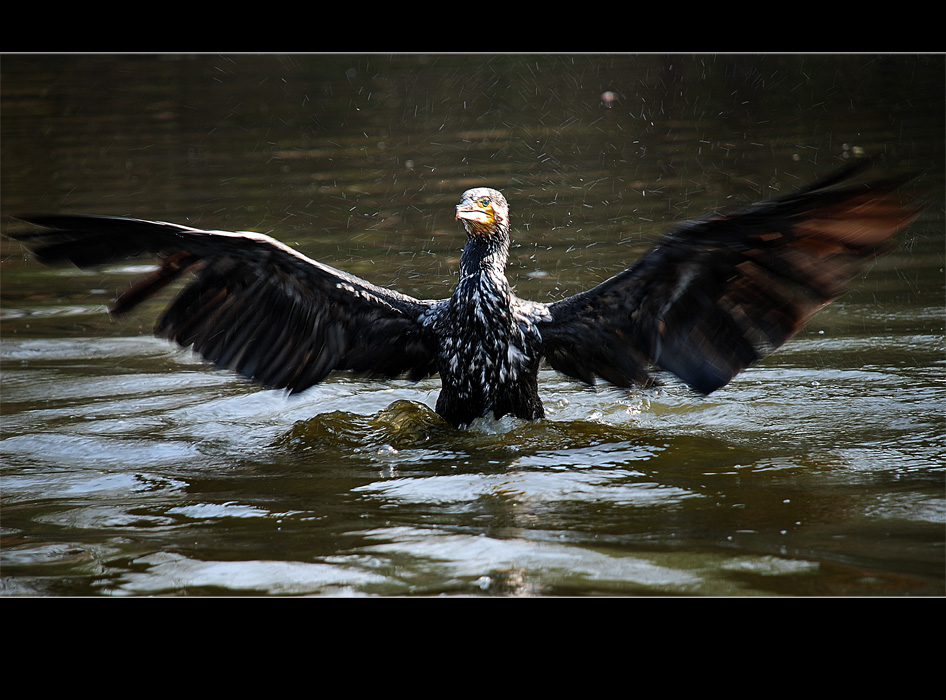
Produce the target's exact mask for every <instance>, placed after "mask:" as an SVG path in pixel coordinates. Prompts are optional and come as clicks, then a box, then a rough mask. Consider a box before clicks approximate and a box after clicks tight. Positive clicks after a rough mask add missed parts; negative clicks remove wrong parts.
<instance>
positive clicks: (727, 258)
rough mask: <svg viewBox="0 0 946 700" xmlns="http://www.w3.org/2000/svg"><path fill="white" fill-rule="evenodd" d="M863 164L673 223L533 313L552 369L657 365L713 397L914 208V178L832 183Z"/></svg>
mask: <svg viewBox="0 0 946 700" xmlns="http://www.w3.org/2000/svg"><path fill="white" fill-rule="evenodd" d="M860 167H862V166H859V165H858V166H855V167H853V168H849V169H846V170H843V171H841V172H840V173H838V174H837V175H834V176H832V177H831V178H827V179H825V180H823V181H821V182H819V183H817V184H816V185H812V186H811V187H809V188H807V189H805V190H803V191H801V192H798V193H795V194H791V195H787V196H785V197H782V198H779V199H774V200H771V201H768V202H763V203H761V204H758V205H755V206H753V207H750V208H748V209H744V210H742V211H738V212H735V213H733V214H730V215H718V216H711V217H707V218H705V219H703V220H700V221H695V222H690V223H686V224H683V225H681V226H679V227H677V228H676V229H675V230H673V231H671V232H670V233H669V234H667V235H666V236H665V237H664V238H663V239H662V240H661V241H660V242H659V243H658V245H657V246H656V247H655V248H654V249H653V250H652V251H650V252H649V253H647V254H646V255H644V257H642V258H641V259H640V260H639V261H638V262H637V263H636V264H634V265H633V266H632V267H630V268H628V269H626V270H624V271H623V272H621V273H620V274H618V275H616V276H615V277H612V278H611V279H609V280H607V281H605V282H603V283H601V284H599V285H598V286H596V287H594V288H592V289H589V290H588V291H586V292H583V293H580V294H576V295H575V296H572V297H569V298H566V299H563V300H561V301H559V302H555V303H552V304H549V305H547V307H546V314H545V315H544V317H543V318H537V326H538V328H539V331H540V333H541V334H542V340H543V348H544V351H545V354H546V358H547V360H548V362H549V364H551V365H552V367H554V368H555V369H557V370H559V371H561V372H563V373H565V374H567V375H569V376H572V377H576V378H578V379H581V380H583V381H585V382H588V383H594V380H595V377H596V376H598V377H602V378H603V379H606V380H608V381H610V382H611V383H613V384H616V385H618V386H630V385H631V384H633V383H639V384H643V385H647V384H650V383H651V382H652V381H653V379H652V377H651V376H650V374H649V372H648V365H651V364H655V365H657V366H659V367H661V368H663V369H666V370H669V371H671V372H673V373H674V374H676V375H677V376H678V377H680V378H681V379H682V380H683V381H684V382H686V383H687V384H689V385H690V386H691V387H693V388H694V389H696V390H697V391H700V392H702V393H704V394H708V393H710V392H712V391H714V390H716V389H718V388H719V387H721V386H723V385H725V384H726V383H728V382H729V381H730V380H731V379H732V378H733V377H734V376H735V375H736V374H737V373H738V372H740V371H741V370H742V369H743V368H745V367H746V366H748V365H749V364H750V363H752V362H754V361H756V360H758V359H759V358H761V357H763V356H764V355H766V354H768V353H769V352H771V351H772V350H774V349H775V348H778V347H779V346H781V345H782V344H783V343H784V342H786V341H787V340H788V339H789V338H791V337H792V336H793V335H794V334H795V333H796V332H797V331H798V330H799V329H800V328H801V327H802V325H803V324H804V323H805V322H806V321H807V320H808V318H809V317H810V316H811V315H812V314H813V313H814V312H815V311H817V310H818V309H820V308H821V307H822V306H824V305H825V304H827V303H828V302H830V301H832V300H833V299H835V298H837V297H838V296H839V295H840V294H841V293H842V292H843V290H844V288H845V285H846V284H847V282H848V281H849V280H850V279H851V278H852V277H853V276H854V275H855V274H856V272H857V270H858V269H859V267H860V264H861V263H863V262H864V261H865V260H867V259H869V258H870V257H872V256H874V255H876V254H877V253H878V252H879V251H881V250H882V249H883V246H884V244H885V242H886V241H887V239H888V238H889V237H890V236H892V235H893V234H894V233H895V232H896V231H898V230H899V229H901V228H903V227H904V226H906V225H907V224H908V223H909V222H910V221H912V220H913V218H914V217H915V216H916V214H917V207H916V205H915V204H914V203H912V202H911V201H910V200H909V198H908V197H906V195H902V194H900V193H898V191H897V188H898V187H899V186H900V185H902V184H903V183H904V182H905V181H906V180H908V179H910V177H909V176H906V177H901V178H891V179H888V180H883V181H878V182H873V183H869V184H866V185H859V186H848V187H844V188H833V187H831V186H833V185H835V184H837V183H838V182H841V181H843V180H845V179H847V178H849V177H850V176H851V175H853V173H854V172H856V171H857V170H859V169H860Z"/></svg>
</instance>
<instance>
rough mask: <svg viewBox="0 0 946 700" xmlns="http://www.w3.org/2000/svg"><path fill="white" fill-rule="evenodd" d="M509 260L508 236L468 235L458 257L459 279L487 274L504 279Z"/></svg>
mask: <svg viewBox="0 0 946 700" xmlns="http://www.w3.org/2000/svg"><path fill="white" fill-rule="evenodd" d="M508 260H509V234H508V233H507V232H506V231H500V232H498V233H494V234H493V235H491V236H489V237H488V238H484V237H480V236H473V235H468V236H467V239H466V246H465V247H464V248H463V253H462V254H461V255H460V277H461V278H463V277H469V276H470V275H476V274H482V273H484V272H485V273H488V274H490V275H498V276H499V277H505V274H506V262H507V261H508Z"/></svg>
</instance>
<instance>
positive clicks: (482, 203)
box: [480, 197, 489, 209]
mask: <svg viewBox="0 0 946 700" xmlns="http://www.w3.org/2000/svg"><path fill="white" fill-rule="evenodd" d="M480 206H481V207H483V208H484V209H485V208H486V207H488V206H489V197H483V199H481V200H480Z"/></svg>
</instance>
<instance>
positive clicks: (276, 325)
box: [12, 216, 437, 392]
mask: <svg viewBox="0 0 946 700" xmlns="http://www.w3.org/2000/svg"><path fill="white" fill-rule="evenodd" d="M21 218H22V219H23V220H25V221H28V222H30V223H33V224H35V225H37V226H40V227H42V228H41V229H40V230H32V231H28V232H23V233H16V234H12V237H13V238H17V239H19V240H21V241H22V242H24V243H25V244H26V245H27V246H28V247H30V248H31V249H32V250H33V252H34V253H35V255H36V256H37V257H38V258H39V259H40V260H43V261H44V262H47V263H55V262H60V261H71V262H73V263H75V264H76V265H78V266H80V267H89V266H93V265H101V264H104V263H109V262H115V261H118V260H123V259H126V258H130V257H135V256H138V255H143V254H150V255H154V256H157V258H158V260H159V263H160V267H159V268H158V269H157V271H155V272H153V273H151V274H149V275H146V276H145V277H143V278H142V279H140V280H139V281H137V282H136V283H135V284H133V285H132V287H131V288H130V289H129V290H127V291H126V292H124V293H123V294H121V295H120V296H119V297H118V299H117V300H116V302H115V304H114V306H113V309H112V312H113V313H125V312H127V311H129V310H131V309H132V308H134V307H135V306H136V305H138V304H139V303H141V302H142V301H144V300H145V299H147V298H149V297H151V296H153V295H154V294H155V293H157V292H158V291H159V290H160V289H161V288H163V287H164V286H166V285H167V284H169V283H171V282H173V281H174V280H175V279H177V278H178V277H180V276H181V275H183V274H184V273H187V272H190V273H193V278H192V279H191V281H190V282H189V283H188V284H187V285H186V286H185V287H184V288H183V289H182V290H181V292H180V293H179V294H178V295H177V297H176V298H175V299H174V300H173V301H172V303H171V304H170V306H169V307H168V308H167V309H166V310H165V312H164V313H163V315H162V316H161V318H160V319H159V320H158V322H157V325H156V327H155V333H156V334H157V335H159V336H162V337H165V338H168V339H170V340H173V341H175V342H177V343H179V344H180V345H182V346H183V347H193V349H194V350H195V351H197V352H198V353H200V354H201V355H202V356H203V357H204V358H206V359H207V360H209V361H210V362H212V363H214V364H215V365H217V366H219V367H224V368H228V369H232V370H235V371H237V372H239V373H240V374H242V375H243V376H245V377H248V378H251V379H254V380H256V381H258V382H259V383H260V384H262V385H264V386H267V387H274V388H286V389H289V390H290V391H293V392H297V391H302V390H304V389H306V388H308V387H309V386H312V385H313V384H315V383H317V382H319V381H321V380H322V379H324V378H325V377H326V376H327V375H328V374H329V373H330V372H331V371H333V370H336V369H350V370H355V371H358V372H365V373H371V374H379V375H383V376H397V375H400V374H404V373H406V374H408V375H409V376H410V377H411V378H412V379H420V378H422V377H425V376H428V375H430V374H433V373H435V372H436V367H435V355H436V348H437V344H436V342H435V341H434V340H433V338H432V337H431V335H430V334H429V332H428V330H427V328H426V326H425V325H424V324H423V322H422V317H423V315H424V314H425V313H426V312H428V311H429V310H430V309H431V308H432V306H433V305H434V303H435V302H433V301H421V300H418V299H414V298H412V297H409V296H406V295H403V294H399V293H398V292H395V291H392V290H388V289H384V288H383V287H377V286H375V285H373V284H371V283H369V282H367V281H365V280H363V279H360V278H358V277H355V276H353V275H349V274H347V273H344V272H342V271H340V270H336V269H334V268H331V267H329V266H327V265H323V264H321V263H318V262H316V261H314V260H311V259H309V258H307V257H305V256H304V255H301V254H300V253H298V252H297V251H295V250H293V249H292V248H289V247H288V246H286V245H284V244H282V243H280V242H279V241H276V240H275V239H273V238H270V237H269V236H264V235H261V234H255V233H230V232H226V231H204V230H201V229H196V228H190V227H187V226H179V225H176V224H168V223H163V222H155V221H144V220H139V219H126V218H120V217H102V216H37V217H21Z"/></svg>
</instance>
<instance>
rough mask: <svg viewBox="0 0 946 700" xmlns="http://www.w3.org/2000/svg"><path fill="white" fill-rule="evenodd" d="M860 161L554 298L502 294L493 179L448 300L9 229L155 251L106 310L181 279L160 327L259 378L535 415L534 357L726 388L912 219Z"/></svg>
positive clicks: (267, 264)
mask: <svg viewBox="0 0 946 700" xmlns="http://www.w3.org/2000/svg"><path fill="white" fill-rule="evenodd" d="M861 167H862V165H860V164H858V165H855V166H853V167H849V168H847V169H845V170H842V171H841V172H839V173H837V174H835V175H834V176H832V177H830V178H827V179H825V180H823V181H821V182H819V183H816V184H815V185H812V186H810V187H808V188H806V189H804V190H802V191H800V192H797V193H794V194H790V195H787V196H784V197H780V198H778V199H774V200H770V201H767V202H762V203H760V204H757V205H754V206H752V207H748V208H746V209H743V210H741V211H737V212H734V213H731V214H728V215H712V216H708V217H706V218H704V219H702V220H698V221H692V222H687V223H685V224H681V225H678V226H676V227H675V228H674V229H673V230H672V231H671V232H670V233H669V234H667V235H666V236H665V237H664V238H663V239H662V240H661V241H660V242H659V243H658V245H657V246H656V247H655V248H654V249H653V250H652V251H650V252H649V253H647V254H646V255H644V256H643V257H642V258H641V259H640V260H639V261H638V262H637V263H635V264H634V265H633V266H631V267H629V268H627V269H626V270H624V271H623V272H621V273H620V274H618V275H616V276H614V277H612V278H611V279H609V280H607V281H605V282H603V283H601V284H599V285H598V286H596V287H594V288H592V289H589V290H587V291H585V292H582V293H580V294H576V295H575V296H571V297H568V298H566V299H562V300H561V301H557V302H554V303H551V304H541V303H537V302H530V301H525V300H522V299H519V298H517V297H516V296H515V295H514V294H513V293H512V290H511V289H510V287H509V283H508V281H507V280H506V276H505V267H506V262H507V259H508V255H509V240H510V239H509V208H508V205H507V203H506V200H505V199H504V197H503V195H502V194H500V193H499V192H497V191H496V190H492V189H488V188H475V189H472V190H469V191H467V192H465V193H464V194H463V197H462V199H461V202H460V204H459V205H458V206H457V209H456V215H457V219H459V220H460V221H461V222H462V224H463V226H464V228H465V229H466V233H467V243H466V247H465V248H464V250H463V254H462V256H461V259H460V280H459V282H458V284H457V287H456V289H455V290H454V292H453V294H452V296H450V297H449V298H448V299H443V300H440V301H434V300H420V299H414V298H412V297H409V296H405V295H403V294H400V293H398V292H395V291H392V290H388V289H384V288H382V287H377V286H375V285H373V284H371V283H369V282H366V281H365V280H362V279H359V278H357V277H354V276H352V275H348V274H346V273H344V272H341V271H339V270H336V269H333V268H331V267H329V266H327V265H323V264H321V263H319V262H316V261H314V260H311V259H309V258H307V257H305V256H304V255H302V254H300V253H298V252H297V251H295V250H293V249H292V248H289V247H287V246H285V245H283V244H282V243H279V242H278V241H276V240H275V239H273V238H270V237H269V236H264V235H260V234H255V233H228V232H223V231H204V230H200V229H194V228H189V227H186V226H178V225H176V224H169V223H161V222H151V221H141V220H137V219H125V218H117V217H102V216H68V215H52V216H36V217H22V218H23V219H25V220H27V221H30V222H32V223H34V224H36V225H38V226H40V227H43V228H42V230H38V231H30V232H25V233H17V234H13V237H14V238H17V239H19V240H21V241H24V242H25V243H26V244H27V245H28V246H29V247H30V248H32V249H33V251H34V253H35V254H36V256H37V257H38V258H39V259H41V260H43V261H44V262H48V263H55V262H59V261H63V260H68V261H71V262H73V263H75V264H76V265H79V266H82V267H85V266H90V265H99V264H102V263H107V262H112V261H116V260H122V259H125V258H129V257H134V256H137V255H141V254H152V255H155V256H157V258H158V260H159V261H160V267H159V268H158V270H157V271H156V272H155V273H153V274H151V275H148V276H147V277H145V278H143V279H141V280H139V281H138V282H137V283H136V284H134V285H133V286H132V287H131V288H130V289H129V290H128V291H126V292H125V293H124V294H122V295H121V296H120V297H119V298H118V299H117V300H116V302H115V305H114V307H113V309H112V310H113V312H114V313H123V312H126V311H128V310H130V309H132V308H134V306H135V305H137V304H138V303H140V302H141V301H142V300H144V299H146V298H148V297H150V296H151V295H153V294H155V293H156V292H157V291H158V290H160V289H161V288H162V287H163V286H165V285H166V284H168V283H169V282H171V281H173V280H175V279H176V278H178V277H179V276H180V275H182V274H185V273H191V274H192V275H193V278H192V280H191V281H190V283H189V284H188V285H187V286H185V287H184V289H183V290H182V291H181V293H180V294H178V296H177V297H176V298H175V299H174V301H173V302H172V303H171V305H170V307H169V308H168V309H167V310H166V311H165V313H164V314H163V315H162V317H161V318H160V319H159V321H158V323H157V326H156V329H155V332H156V333H157V335H159V336H163V337H165V338H168V339H170V340H173V341H175V342H177V343H179V344H180V345H182V346H184V347H193V348H194V350H196V351H197V352H199V353H200V354H201V355H203V356H204V357H205V358H206V359H207V360H209V361H210V362H213V363H214V364H216V365H217V366H220V367H226V368H229V369H232V370H235V371H236V372H239V373H240V374H241V375H243V376H245V377H248V378H251V379H253V380H255V381H257V382H259V383H260V384H262V385H263V386H267V387H274V388H285V389H288V390H289V391H291V392H298V391H302V390H304V389H306V388H308V387H310V386H312V385H313V384H316V383H318V382H319V381H321V380H322V379H324V378H325V377H326V376H327V375H328V374H329V373H330V372H332V371H334V370H354V371H357V372H365V373H370V374H374V375H380V376H383V377H393V376H399V375H406V376H407V377H409V378H411V379H414V380H417V379H420V378H423V377H426V376H430V375H432V374H435V373H439V374H440V377H441V382H442V389H441V393H440V396H439V398H438V401H437V412H438V413H440V414H441V415H442V416H443V417H444V418H445V419H446V420H447V421H449V422H450V423H452V424H454V425H458V426H459V425H466V424H469V423H470V422H471V421H473V420H474V419H476V418H478V417H480V416H483V415H487V414H492V415H494V416H495V417H497V418H498V417H501V416H503V415H505V414H508V413H511V414H514V415H516V416H519V417H521V418H527V419H535V418H541V417H542V416H543V415H544V412H543V408H542V402H541V400H540V398H539V393H538V370H539V365H540V363H541V362H542V360H543V358H545V359H546V360H547V361H548V363H549V364H550V365H551V366H552V367H554V368H555V369H556V370H558V371H560V372H563V373H564V374H566V375H569V376H571V377H575V378H577V379H579V380H581V381H584V382H587V383H592V384H593V383H594V381H595V378H596V377H600V378H602V379H605V380H607V381H609V382H611V383H613V384H616V385H618V386H622V387H626V386H631V385H633V384H640V385H645V386H646V385H648V384H651V383H652V381H653V379H652V377H651V374H650V371H649V367H651V366H652V365H656V366H658V367H661V368H663V369H666V370H669V371H671V372H673V373H675V374H676V375H677V376H679V377H680V378H681V379H682V380H683V381H684V382H686V383H687V384H689V385H690V386H691V387H693V388H694V389H696V390H697V391H700V392H702V393H704V394H708V393H710V392H712V391H714V390H716V389H718V388H719V387H721V386H723V385H725V384H726V383H727V382H729V381H730V380H731V379H732V378H733V377H734V376H735V375H736V374H737V373H738V372H739V371H740V370H742V369H743V368H745V367H746V366H747V365H749V364H751V363H752V362H754V361H756V360H758V359H759V358H760V357H762V356H764V355H765V354H767V353H769V352H771V351H772V350H774V349H775V348H778V347H779V346H780V345H782V344H783V343H784V342H785V341H787V340H788V339H789V338H791V337H792V335H794V334H795V332H797V331H798V329H799V328H801V326H802V325H803V324H804V323H805V321H806V320H807V319H808V318H809V317H810V316H811V314H813V313H814V312H815V311H817V310H818V309H819V308H821V307H822V306H824V305H825V304H827V303H828V302H830V301H831V300H833V299H835V298H836V297H837V296H839V295H840V294H841V293H842V291H843V290H844V287H845V284H846V283H847V282H848V281H849V280H850V278H851V277H852V276H853V275H854V274H855V273H856V271H857V269H858V265H859V263H861V262H863V261H864V260H865V259H868V258H870V257H871V256H873V255H876V254H877V253H878V252H880V251H881V250H882V248H883V246H884V243H885V242H886V240H887V239H888V238H889V237H890V236H892V235H893V234H894V233H895V232H896V231H898V230H899V229H901V228H902V227H904V226H906V225H907V224H908V223H909V222H910V221H911V220H912V219H913V218H914V217H915V215H916V211H917V209H916V206H915V204H914V203H913V202H912V201H911V200H909V199H908V198H906V197H905V196H903V195H901V194H899V193H898V188H899V187H900V186H901V185H902V184H903V183H904V182H905V181H906V180H907V179H909V178H907V177H901V178H891V179H887V180H881V181H875V182H872V183H867V184H862V185H847V186H844V187H839V186H838V185H840V184H841V183H842V182H843V181H844V180H846V179H848V178H850V177H851V176H852V175H853V174H854V173H855V172H856V171H857V170H859V169H861Z"/></svg>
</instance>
